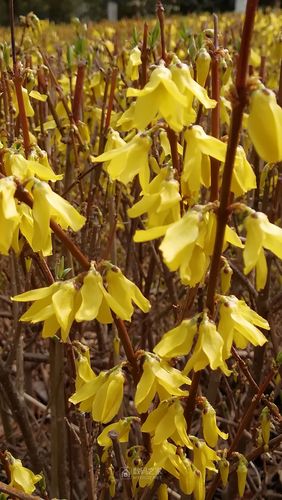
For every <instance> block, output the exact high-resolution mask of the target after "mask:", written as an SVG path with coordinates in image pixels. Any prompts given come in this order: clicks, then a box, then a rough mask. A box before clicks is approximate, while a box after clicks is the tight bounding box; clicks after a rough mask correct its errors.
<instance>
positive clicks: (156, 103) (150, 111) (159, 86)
mask: <svg viewBox="0 0 282 500" xmlns="http://www.w3.org/2000/svg"><path fill="white" fill-rule="evenodd" d="M127 97H137V100H136V105H135V107H134V118H133V123H134V126H136V127H137V128H138V129H140V130H144V129H145V128H146V127H147V125H149V123H151V122H152V121H153V120H154V119H155V118H157V117H162V118H164V119H165V120H166V122H167V123H168V125H169V126H170V127H171V128H172V129H173V130H176V131H177V132H178V131H180V130H181V129H182V127H183V117H182V115H183V111H182V109H183V107H185V106H186V102H187V99H186V97H185V96H184V95H183V94H181V92H179V90H178V88H177V85H176V84H175V83H174V82H173V80H172V75H171V72H170V70H169V69H168V68H166V67H165V66H164V65H163V64H160V65H159V66H158V67H157V68H155V69H154V70H153V71H152V74H151V76H150V79H149V81H148V83H147V84H146V85H145V87H144V88H143V89H141V90H139V89H133V88H129V89H128V90H127Z"/></svg>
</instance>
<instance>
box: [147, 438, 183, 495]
mask: <svg viewBox="0 0 282 500" xmlns="http://www.w3.org/2000/svg"><path fill="white" fill-rule="evenodd" d="M176 451H177V448H176V446H174V445H173V444H172V443H169V442H168V441H163V442H162V443H160V444H158V445H156V444H154V443H152V454H151V457H150V459H149V461H148V462H147V463H146V464H145V465H144V468H143V470H142V472H141V474H140V477H139V486H141V488H145V486H150V485H151V484H152V483H153V482H154V479H155V477H156V476H157V474H158V473H159V472H160V470H161V469H164V470H166V471H167V472H169V473H170V474H172V475H173V476H174V477H176V478H177V479H179V477H180V474H179V469H180V468H182V469H184V470H183V472H184V471H185V467H184V465H183V464H182V462H181V459H180V457H179V456H178V455H177V454H176Z"/></svg>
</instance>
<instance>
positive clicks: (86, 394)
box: [69, 365, 124, 424]
mask: <svg viewBox="0 0 282 500" xmlns="http://www.w3.org/2000/svg"><path fill="white" fill-rule="evenodd" d="M123 384H124V375H123V372H122V366H121V365H119V366H118V367H115V368H113V369H111V370H109V371H107V372H106V371H103V372H100V373H99V375H98V376H97V377H96V378H95V379H94V380H91V381H89V382H86V383H85V384H83V385H82V386H81V387H80V388H79V389H78V390H77V391H76V392H75V393H74V394H73V395H72V396H71V397H70V398H69V401H70V402H71V403H73V404H75V405H76V404H78V403H80V405H79V410H80V411H82V412H91V414H92V418H93V420H95V421H96V422H102V423H103V424H107V423H108V422H110V421H111V420H112V419H113V418H114V417H115V415H116V414H117V413H118V411H119V408H120V405H121V403H122V399H123Z"/></svg>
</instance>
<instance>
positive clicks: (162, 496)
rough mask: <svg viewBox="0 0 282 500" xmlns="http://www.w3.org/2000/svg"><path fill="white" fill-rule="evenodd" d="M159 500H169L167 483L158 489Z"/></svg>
mask: <svg viewBox="0 0 282 500" xmlns="http://www.w3.org/2000/svg"><path fill="white" fill-rule="evenodd" d="M158 500H168V489H167V484H166V483H162V484H160V486H159V487H158Z"/></svg>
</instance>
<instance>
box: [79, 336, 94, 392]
mask: <svg viewBox="0 0 282 500" xmlns="http://www.w3.org/2000/svg"><path fill="white" fill-rule="evenodd" d="M81 347H83V350H82V348H80V350H79V353H78V358H77V359H76V360H75V368H76V379H75V388H76V390H78V389H79V388H80V387H81V386H82V385H84V384H85V383H86V382H91V380H94V379H95V378H96V374H95V372H93V370H92V368H91V365H90V354H89V348H88V347H85V346H81Z"/></svg>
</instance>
